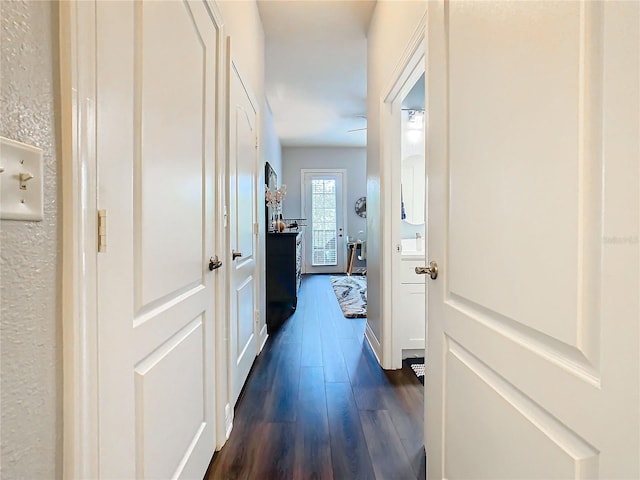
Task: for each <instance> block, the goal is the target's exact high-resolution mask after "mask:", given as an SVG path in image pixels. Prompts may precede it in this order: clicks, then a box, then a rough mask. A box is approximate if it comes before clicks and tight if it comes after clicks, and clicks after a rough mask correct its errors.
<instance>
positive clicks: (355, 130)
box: [347, 115, 367, 133]
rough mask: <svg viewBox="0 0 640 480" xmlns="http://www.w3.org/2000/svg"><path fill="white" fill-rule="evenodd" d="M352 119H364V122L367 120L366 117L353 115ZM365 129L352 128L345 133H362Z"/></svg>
mask: <svg viewBox="0 0 640 480" xmlns="http://www.w3.org/2000/svg"><path fill="white" fill-rule="evenodd" d="M354 117H356V118H364V119H365V121H366V120H367V116H366V115H354ZM366 129H367V127H364V128H354V129H353V130H347V133H351V132H362V131H363V130H366Z"/></svg>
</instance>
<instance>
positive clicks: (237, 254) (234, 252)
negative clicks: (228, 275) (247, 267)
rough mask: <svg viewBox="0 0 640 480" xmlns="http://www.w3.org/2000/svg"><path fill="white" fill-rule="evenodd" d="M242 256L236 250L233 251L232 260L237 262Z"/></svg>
mask: <svg viewBox="0 0 640 480" xmlns="http://www.w3.org/2000/svg"><path fill="white" fill-rule="evenodd" d="M241 256H242V252H236V251H235V250H232V251H231V259H232V260H235V259H236V258H239V257H241Z"/></svg>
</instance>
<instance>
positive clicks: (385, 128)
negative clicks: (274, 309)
mask: <svg viewBox="0 0 640 480" xmlns="http://www.w3.org/2000/svg"><path fill="white" fill-rule="evenodd" d="M426 25H427V13H426V12H425V14H424V15H423V17H422V18H421V19H420V22H419V23H418V26H417V27H416V29H415V30H414V32H413V34H412V35H411V38H410V40H409V43H408V44H407V47H406V48H405V51H404V53H403V55H402V57H401V58H400V60H399V62H398V65H397V66H396V69H395V70H394V72H393V75H391V79H390V81H389V83H388V86H387V88H385V89H384V90H383V91H382V92H383V94H382V96H381V98H380V166H381V172H380V183H381V185H380V209H381V215H380V228H381V230H382V238H381V248H380V252H382V258H381V265H380V277H381V290H382V291H381V292H380V299H381V307H382V308H381V317H382V318H381V320H382V338H381V339H379V338H377V337H376V335H375V333H374V332H373V330H372V329H371V327H370V325H369V323H368V322H367V327H366V331H365V336H366V338H367V341H368V342H369V344H370V345H371V348H372V349H373V351H374V353H375V354H376V357H377V358H378V361H379V362H380V364H381V365H382V367H383V368H386V369H391V368H397V367H394V363H393V329H392V319H393V309H392V302H393V298H392V291H393V288H394V285H399V283H400V281H399V279H398V278H395V277H397V275H398V274H397V272H396V273H395V275H394V271H395V270H397V268H393V262H394V261H395V259H396V257H397V256H396V255H394V253H395V250H394V248H395V244H396V243H399V242H400V240H399V238H400V234H399V223H400V222H399V210H398V211H396V210H394V206H395V205H396V202H394V195H396V194H397V195H398V196H399V195H400V192H399V190H400V189H399V188H398V187H395V185H400V169H399V168H398V165H399V159H398V154H399V152H400V148H401V142H402V138H401V129H400V122H401V118H400V113H401V110H400V104H401V100H402V98H403V97H404V96H406V94H407V93H409V91H410V90H411V88H412V87H413V85H414V84H415V83H416V81H417V79H418V78H419V77H420V75H422V73H424V70H425V68H426V67H425V42H426ZM394 107H395V108H394ZM425 118H426V117H425ZM425 145H426V142H425ZM425 161H426V151H425ZM397 261H398V262H399V261H400V258H399V257H398V258H397Z"/></svg>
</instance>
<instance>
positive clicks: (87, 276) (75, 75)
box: [59, 0, 99, 479]
mask: <svg viewBox="0 0 640 480" xmlns="http://www.w3.org/2000/svg"><path fill="white" fill-rule="evenodd" d="M59 8H60V10H59V13H60V85H61V92H60V96H61V110H62V122H61V125H62V127H61V129H62V168H61V177H62V272H63V273H62V310H63V315H62V351H63V372H64V373H63V412H62V414H63V427H62V428H63V478H67V479H72V478H97V477H98V475H99V445H98V334H97V318H98V317H97V310H96V298H97V283H96V270H97V268H96V263H97V258H96V255H97V226H96V222H97V219H96V216H97V213H96V212H97V208H96V183H95V182H96V149H95V145H96V144H95V138H96V137H95V135H96V132H95V105H96V92H95V71H96V69H95V61H96V59H95V43H96V31H95V15H96V12H95V4H94V3H93V2H84V1H79V0H78V1H68V2H60V7H59Z"/></svg>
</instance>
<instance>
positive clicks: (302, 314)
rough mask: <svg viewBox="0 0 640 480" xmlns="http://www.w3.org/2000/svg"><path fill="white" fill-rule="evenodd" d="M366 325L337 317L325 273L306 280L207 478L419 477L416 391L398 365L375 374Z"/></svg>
mask: <svg viewBox="0 0 640 480" xmlns="http://www.w3.org/2000/svg"><path fill="white" fill-rule="evenodd" d="M365 325H366V319H364V318H359V319H349V318H344V317H343V315H342V311H341V310H340V307H339V306H338V303H337V301H336V298H335V295H334V293H333V289H332V287H331V284H330V282H329V276H328V275H311V276H307V277H305V278H304V280H303V282H302V287H301V290H300V294H299V298H298V309H297V311H296V313H295V314H294V315H293V316H292V317H291V318H289V320H287V321H286V323H285V324H284V325H283V326H282V328H281V329H280V331H278V332H276V333H275V334H274V335H272V336H270V338H269V339H268V340H267V343H266V345H265V347H264V349H263V351H262V353H261V354H260V355H259V356H258V358H257V359H256V362H255V365H254V367H253V370H252V372H251V374H250V375H249V378H248V380H247V384H246V386H245V389H244V392H243V394H242V395H241V397H240V400H239V401H238V404H237V406H236V410H235V419H234V427H233V431H232V433H231V437H230V438H229V440H228V441H227V443H226V445H225V446H224V448H223V449H222V450H221V451H220V452H217V453H216V454H215V456H214V458H213V461H212V463H211V466H210V467H209V471H208V472H207V476H206V478H207V479H211V480H218V479H257V480H267V479H274V480H275V479H277V480H280V479H287V480H289V479H296V480H298V479H300V480H302V479H335V480H355V479H367V480H370V479H378V480H403V479H424V478H425V458H424V448H423V438H422V436H423V435H422V431H423V399H424V397H423V391H424V390H423V388H422V385H421V384H420V382H418V380H417V378H416V377H415V376H413V374H412V373H411V372H410V371H409V370H408V369H406V367H405V368H404V369H403V370H396V371H384V370H382V369H381V368H380V367H379V365H378V363H377V361H376V359H375V357H374V355H373V352H372V351H371V349H370V347H369V345H368V343H367V341H366V340H365V339H364V329H365Z"/></svg>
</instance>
